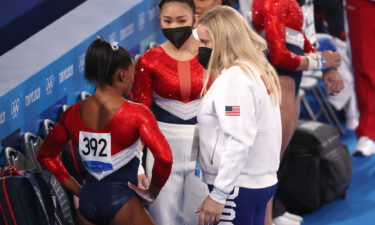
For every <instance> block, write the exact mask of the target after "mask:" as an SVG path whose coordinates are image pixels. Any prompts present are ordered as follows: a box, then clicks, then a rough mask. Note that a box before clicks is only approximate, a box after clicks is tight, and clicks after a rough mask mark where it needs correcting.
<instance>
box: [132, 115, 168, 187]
mask: <svg viewBox="0 0 375 225" xmlns="http://www.w3.org/2000/svg"><path fill="white" fill-rule="evenodd" d="M138 115H139V116H140V127H139V133H140V136H141V140H142V142H143V143H144V144H145V145H146V146H147V147H148V148H149V149H150V150H151V152H152V155H153V156H154V158H155V163H154V167H153V168H152V180H151V183H152V184H153V185H155V186H157V187H163V186H164V184H165V183H166V182H167V180H168V177H169V174H170V173H171V169H172V162H173V159H172V151H171V148H170V147H169V144H168V142H167V140H166V139H165V137H164V135H163V134H162V133H161V131H160V130H159V126H158V124H157V122H156V119H155V117H154V116H153V115H152V113H151V111H150V110H148V109H146V108H143V110H140V113H139V114H138Z"/></svg>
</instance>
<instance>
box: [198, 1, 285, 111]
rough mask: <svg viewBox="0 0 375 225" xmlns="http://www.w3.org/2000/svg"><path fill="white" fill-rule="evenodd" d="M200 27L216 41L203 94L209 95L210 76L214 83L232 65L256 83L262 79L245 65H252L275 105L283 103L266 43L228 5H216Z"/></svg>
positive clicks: (205, 78)
mask: <svg viewBox="0 0 375 225" xmlns="http://www.w3.org/2000/svg"><path fill="white" fill-rule="evenodd" d="M200 25H204V26H205V27H206V29H207V32H208V33H209V35H210V36H211V38H212V40H213V42H214V47H213V49H212V54H211V58H210V61H209V64H208V69H207V71H206V74H205V76H204V79H203V89H202V95H204V94H205V93H206V92H207V86H208V82H209V80H210V76H212V78H213V80H215V79H216V78H217V77H218V76H219V75H220V72H221V71H222V70H223V69H228V68H229V67H231V66H239V67H240V68H241V69H242V70H243V71H244V73H246V74H248V75H249V76H250V77H251V78H252V79H253V80H255V81H256V80H259V79H256V77H255V76H256V74H254V73H252V72H251V68H249V66H248V64H247V63H246V62H249V63H250V64H251V65H253V66H254V67H255V68H256V69H257V70H258V71H260V73H261V74H262V77H261V79H262V80H263V81H264V83H265V85H266V87H267V90H268V91H269V93H270V96H271V99H272V102H273V103H274V104H278V103H280V101H281V88H280V82H279V78H278V76H277V74H276V72H275V70H274V68H273V67H272V66H271V64H270V63H269V62H268V60H267V59H266V57H265V55H264V51H265V50H267V43H266V41H265V40H264V39H263V38H262V37H260V36H259V35H258V34H257V33H256V32H255V31H253V30H252V29H251V28H250V27H249V25H248V24H247V23H246V21H245V20H244V18H243V17H242V16H241V15H240V14H239V13H238V12H237V11H236V10H234V9H232V8H231V7H228V6H217V7H215V8H214V9H212V10H210V11H209V12H207V13H206V14H205V15H203V17H202V18H201V19H200V21H199V25H198V27H199V26H200Z"/></svg>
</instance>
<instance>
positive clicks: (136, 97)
mask: <svg viewBox="0 0 375 225" xmlns="http://www.w3.org/2000/svg"><path fill="white" fill-rule="evenodd" d="M145 54H147V53H145ZM145 54H144V55H142V56H141V57H140V58H139V60H138V62H137V65H136V67H135V77H134V83H133V91H132V96H133V99H132V100H133V101H135V102H138V103H141V104H143V105H145V106H147V107H148V108H150V107H151V101H152V71H151V70H150V68H149V67H148V65H147V63H146V60H145Z"/></svg>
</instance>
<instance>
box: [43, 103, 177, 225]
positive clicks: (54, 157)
mask: <svg viewBox="0 0 375 225" xmlns="http://www.w3.org/2000/svg"><path fill="white" fill-rule="evenodd" d="M79 106H80V103H77V104H75V105H73V106H71V107H70V108H69V109H68V110H67V111H66V112H65V114H64V115H63V116H62V117H61V119H60V121H59V122H58V123H57V124H56V125H55V126H54V128H53V130H52V131H51V133H50V134H49V135H48V137H47V138H46V140H45V141H44V143H43V145H42V147H41V149H40V151H39V153H38V160H39V162H40V164H41V165H42V167H43V168H44V169H46V170H48V171H50V172H52V173H53V174H54V175H55V176H56V178H57V179H58V180H59V181H60V182H61V183H64V182H65V181H66V180H67V179H69V178H70V177H71V176H70V174H69V173H68V172H67V170H66V169H65V167H64V165H63V163H62V161H61V158H60V152H61V151H62V149H63V148H64V146H65V145H66V144H67V142H68V141H69V140H72V141H73V143H74V144H75V145H77V146H79V148H78V149H79V151H80V155H81V158H82V160H83V162H84V164H85V167H86V169H87V172H88V173H87V177H86V178H87V179H86V180H87V183H86V184H85V185H84V186H83V189H82V191H81V194H80V210H81V212H82V214H83V215H84V216H85V217H86V218H87V219H89V220H90V221H91V222H94V223H97V224H107V223H109V222H110V221H111V219H112V218H113V216H114V215H115V214H116V213H117V212H118V210H120V209H121V207H122V206H123V205H124V204H125V203H126V202H127V201H128V200H129V199H130V198H131V197H132V196H134V192H133V191H131V190H130V189H129V188H128V187H127V186H126V183H127V182H128V181H130V182H133V183H137V171H138V165H139V159H138V157H137V156H138V154H139V146H138V143H140V141H139V139H140V140H141V141H142V142H143V143H144V144H145V145H146V146H148V147H149V149H150V150H151V151H152V153H153V155H154V157H155V164H154V167H153V179H152V184H153V185H155V186H157V187H163V186H164V184H165V183H166V181H167V179H168V177H169V174H170V171H171V167H172V154H171V150H170V147H169V145H168V143H167V141H166V139H165V137H164V136H163V134H162V133H161V132H160V130H159V128H158V125H157V123H156V120H155V117H154V116H153V115H152V113H151V112H150V111H149V110H148V109H147V108H146V107H144V106H142V105H140V104H136V103H132V102H130V101H127V100H126V101H124V102H123V103H122V105H121V107H120V108H119V109H118V111H117V112H116V113H115V114H114V116H113V117H112V119H111V120H110V121H109V122H108V124H107V125H106V126H105V127H104V128H103V129H100V130H93V129H90V128H89V127H87V125H86V124H85V123H84V122H83V120H82V118H81V116H80V110H79ZM103 193H105V195H103ZM114 199H115V201H114Z"/></svg>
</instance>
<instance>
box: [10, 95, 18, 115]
mask: <svg viewBox="0 0 375 225" xmlns="http://www.w3.org/2000/svg"><path fill="white" fill-rule="evenodd" d="M19 111H20V99H19V98H17V99H16V100H14V101H13V102H12V103H11V106H10V113H11V115H12V119H15V118H17V116H18V112H19Z"/></svg>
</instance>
